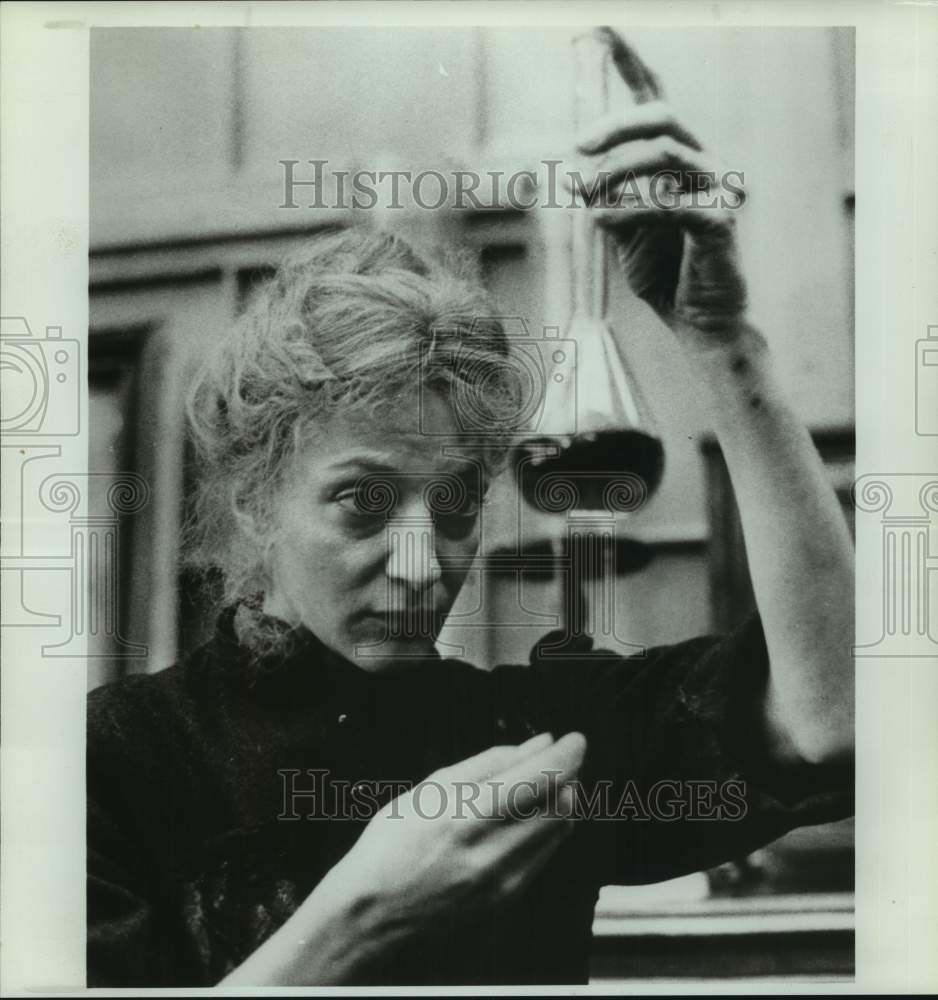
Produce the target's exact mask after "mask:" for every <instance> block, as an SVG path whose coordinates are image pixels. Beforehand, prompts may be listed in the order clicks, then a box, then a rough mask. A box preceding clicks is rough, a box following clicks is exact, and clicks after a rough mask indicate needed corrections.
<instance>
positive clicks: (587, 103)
mask: <svg viewBox="0 0 938 1000" xmlns="http://www.w3.org/2000/svg"><path fill="white" fill-rule="evenodd" d="M609 61H610V55H609V49H608V47H607V46H606V45H605V44H603V43H602V42H601V41H600V40H599V39H598V38H597V37H596V36H595V35H594V34H593V33H592V32H584V33H582V34H579V35H576V36H575V37H574V38H573V69H574V113H573V117H574V126H575V128H576V130H577V132H578V133H581V132H582V131H583V130H584V129H585V128H587V127H588V126H589V125H590V124H591V123H592V122H594V121H596V119H597V118H599V117H601V116H602V115H603V114H605V112H606V111H608V109H609ZM587 190H589V188H588V189H587ZM597 193H598V195H599V196H600V197H601V196H602V192H601V190H600V191H598V192H597ZM582 197H583V194H582V193H578V195H577V200H578V202H579V201H580V199H581V198H582ZM570 230H571V231H570V251H571V263H572V274H571V279H572V280H571V303H570V305H571V311H572V313H573V314H574V315H575V316H587V317H590V318H593V319H602V318H603V317H604V316H605V315H606V304H607V302H606V300H607V283H606V280H607V279H606V268H607V264H608V261H607V248H606V242H607V241H606V233H605V232H604V231H603V230H602V229H601V228H599V227H598V226H597V225H596V223H595V222H594V221H593V218H592V215H591V213H590V212H589V210H588V209H587V208H586V207H585V206H584V205H582V204H579V203H578V204H577V205H575V207H574V208H573V209H571V211H570Z"/></svg>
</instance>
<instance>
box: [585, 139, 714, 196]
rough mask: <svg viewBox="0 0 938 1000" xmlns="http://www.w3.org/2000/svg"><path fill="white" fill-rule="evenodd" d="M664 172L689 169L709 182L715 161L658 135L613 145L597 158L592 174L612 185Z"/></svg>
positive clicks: (681, 171)
mask: <svg viewBox="0 0 938 1000" xmlns="http://www.w3.org/2000/svg"><path fill="white" fill-rule="evenodd" d="M666 172H680V173H685V172H692V173H695V174H697V175H699V176H700V177H701V178H702V179H704V180H707V181H708V182H712V181H715V180H716V177H717V164H716V163H715V161H714V160H713V159H711V158H710V157H709V156H707V155H706V154H705V153H703V152H701V151H700V150H697V149H692V148H691V147H690V146H688V145H686V144H685V143H683V142H678V141H677V139H673V138H672V137H671V136H669V135H659V136H656V137H655V138H654V139H635V140H633V141H632V142H625V143H622V145H620V146H616V147H615V148H614V149H612V150H610V151H609V152H608V153H606V155H605V156H603V157H602V158H601V159H600V160H599V162H598V163H597V165H596V175H595V176H596V177H600V178H603V180H604V182H607V183H609V184H610V185H612V186H613V187H614V186H615V185H616V184H618V183H619V182H621V181H622V180H623V179H625V178H627V177H642V176H648V175H649V174H659V173H666Z"/></svg>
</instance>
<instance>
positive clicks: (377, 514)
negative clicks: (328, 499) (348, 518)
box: [335, 490, 389, 524]
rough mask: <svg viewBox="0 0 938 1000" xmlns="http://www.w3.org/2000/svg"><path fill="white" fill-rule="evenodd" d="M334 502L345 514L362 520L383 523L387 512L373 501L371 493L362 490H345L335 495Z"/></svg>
mask: <svg viewBox="0 0 938 1000" xmlns="http://www.w3.org/2000/svg"><path fill="white" fill-rule="evenodd" d="M335 502H336V503H337V504H338V505H339V507H340V508H341V509H342V510H343V511H344V512H345V513H346V514H351V515H352V516H353V517H355V518H357V519H359V520H362V521H375V522H378V523H381V524H383V523H384V521H385V520H386V518H387V516H388V513H389V512H388V511H387V510H385V509H383V507H380V505H377V504H376V503H375V499H374V496H373V495H371V494H369V493H367V492H365V491H362V490H345V491H344V492H342V493H339V494H337V495H336V497H335Z"/></svg>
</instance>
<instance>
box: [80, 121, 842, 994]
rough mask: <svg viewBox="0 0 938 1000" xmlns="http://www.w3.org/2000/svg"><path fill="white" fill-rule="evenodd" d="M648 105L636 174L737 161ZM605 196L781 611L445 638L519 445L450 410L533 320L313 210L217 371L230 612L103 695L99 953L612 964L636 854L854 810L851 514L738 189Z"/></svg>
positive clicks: (517, 977)
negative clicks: (618, 644) (465, 656)
mask: <svg viewBox="0 0 938 1000" xmlns="http://www.w3.org/2000/svg"><path fill="white" fill-rule="evenodd" d="M629 115H630V117H628V118H623V119H620V120H615V121H612V120H608V121H606V122H604V123H601V124H600V125H599V126H598V127H597V130H596V133H595V134H594V135H592V136H589V137H587V138H585V139H584V141H583V143H582V146H581V149H582V150H583V152H584V153H586V154H588V155H591V156H594V157H596V158H597V159H596V164H597V170H602V171H607V172H608V173H609V175H610V177H611V178H612V180H613V182H614V184H615V183H621V181H622V180H623V178H626V177H628V176H631V175H633V174H634V175H635V176H639V177H647V176H651V175H653V174H655V173H657V172H659V171H661V170H665V169H667V170H671V171H673V170H674V169H678V170H695V169H700V168H701V162H702V154H701V153H700V151H699V145H698V143H697V142H696V141H695V140H694V139H693V137H692V136H691V135H690V133H689V132H688V131H687V130H686V129H685V128H683V127H682V126H680V125H679V124H677V123H676V122H675V121H674V119H673V118H672V117H671V115H670V114H669V112H668V111H667V109H666V108H664V107H663V106H661V105H660V104H658V103H647V104H644V105H640V106H637V107H636V108H634V109H632V110H631V111H630V112H629ZM593 210H594V211H595V212H596V213H597V215H598V217H599V219H600V221H601V222H603V224H605V225H607V226H608V227H609V228H610V230H611V231H612V232H613V233H615V234H616V237H617V240H618V244H619V246H620V247H621V249H622V251H623V252H622V254H621V260H622V265H623V272H624V273H623V276H624V278H625V279H626V280H627V281H629V282H630V284H631V286H632V288H633V289H634V290H635V291H636V292H637V293H638V294H639V295H640V296H641V297H643V298H644V299H645V300H646V301H647V302H649V304H651V305H652V307H653V308H655V309H656V310H657V312H658V313H659V315H660V316H661V318H662V319H663V320H664V321H665V323H666V324H667V326H668V327H669V328H670V330H671V333H672V335H673V351H674V357H675V359H676V361H677V362H678V363H682V364H686V365H688V366H690V368H691V370H692V371H693V375H694V378H695V380H696V384H697V386H698V387H699V389H700V392H701V394H702V395H704V396H705V397H706V399H707V400H709V402H710V404H711V410H712V418H713V424H714V426H715V428H716V430H717V433H718V435H719V438H720V443H721V445H722V448H723V452H724V455H725V456H726V460H727V462H728V465H729V468H730V471H731V474H732V477H733V483H734V487H735V490H736V496H737V499H738V502H739V506H740V511H741V514H742V519H743V524H744V528H745V532H746V541H747V549H748V555H749V565H750V570H751V575H752V579H753V583H754V587H755V591H756V596H757V602H758V607H759V614H757V615H755V616H754V617H752V618H750V619H749V620H747V621H746V622H745V623H743V625H742V626H741V627H740V628H739V629H737V630H736V631H735V632H733V633H732V634H730V635H729V636H725V637H721V638H701V639H696V640H692V641H690V642H686V643H681V644H679V645H676V646H671V647H663V648H659V649H655V650H650V651H648V653H647V655H646V656H645V657H643V658H640V659H623V658H621V657H616V656H611V655H604V656H596V655H594V654H595V651H592V650H590V649H589V648H588V647H587V646H584V645H576V644H572V645H570V647H569V648H570V652H569V655H568V656H563V657H557V656H547V655H545V654H544V652H543V650H542V649H541V646H540V645H539V646H538V647H537V648H536V649H535V650H534V652H533V653H532V656H531V664H530V666H520V665H519V666H511V665H509V666H504V667H499V668H497V669H496V670H494V671H492V672H490V673H487V672H483V671H479V670H476V669H474V668H472V667H471V666H469V665H467V664H464V663H460V662H458V661H454V660H446V659H441V658H439V656H438V654H437V653H436V650H435V647H434V640H435V638H436V636H437V633H438V631H439V628H440V626H441V624H442V622H443V620H444V619H445V617H446V614H447V612H448V611H449V609H450V608H451V607H452V605H453V602H454V601H455V599H456V596H457V594H458V592H459V590H460V587H461V585H462V583H463V580H464V578H465V576H466V572H467V569H468V566H469V563H470V561H471V559H472V556H473V555H474V553H475V551H476V547H477V544H478V537H479V519H480V509H481V504H482V501H483V498H484V494H485V490H486V486H487V482H488V480H489V479H490V478H491V476H492V475H493V474H495V473H496V472H497V471H498V469H499V468H500V467H501V463H502V459H503V456H502V455H501V454H500V452H499V447H498V445H497V443H491V442H484V441H483V442H481V443H480V442H479V441H478V439H475V441H474V443H473V444H472V445H471V446H469V445H467V444H464V445H463V446H462V447H460V448H457V449H455V450H453V449H445V448H444V447H443V443H444V442H446V441H447V435H452V438H453V439H459V438H460V423H459V416H460V414H459V412H458V406H459V402H458V401H459V400H460V399H464V398H465V394H466V393H470V394H472V404H473V406H475V407H479V406H485V407H488V408H489V410H490V415H491V417H492V419H498V414H499V413H500V412H508V411H509V410H510V409H511V407H512V399H511V391H510V386H509V385H508V384H507V383H505V382H503V381H502V380H500V379H499V378H497V377H493V372H494V373H495V374H496V376H497V372H498V371H499V364H500V362H501V360H502V359H504V357H505V356H506V351H507V340H506V337H505V336H504V333H503V332H502V330H501V328H500V327H499V325H498V324H497V322H495V321H484V322H479V321H478V318H479V317H480V316H481V317H486V316H489V315H491V314H492V310H491V309H490V308H489V306H488V305H487V303H486V301H485V299H484V297H483V296H482V295H481V293H480V292H479V291H478V290H477V288H476V287H475V286H474V285H473V283H472V282H471V281H469V280H467V279H466V278H464V277H461V276H460V275H459V274H458V273H457V272H456V271H455V270H453V269H452V268H450V267H448V266H445V265H443V264H441V263H439V262H436V261H430V260H424V259H421V258H420V257H419V256H418V255H417V254H415V253H414V252H413V251H412V250H411V248H409V247H408V246H407V245H406V244H405V243H403V242H402V241H400V240H397V239H394V238H393V237H388V236H374V235H371V236H369V235H359V234H357V233H345V234H340V235H337V236H330V237H326V238H323V239H321V240H316V241H313V242H312V243H311V244H310V246H309V247H308V248H307V249H306V250H305V251H304V253H303V254H301V255H300V256H298V257H296V258H295V259H294V260H292V261H291V262H288V263H287V264H285V265H284V266H283V267H282V268H281V270H280V272H279V273H278V275H277V277H276V278H275V279H274V280H273V281H272V282H271V283H270V284H269V285H268V286H267V287H266V288H265V289H264V291H263V292H262V294H261V295H260V297H259V299H258V301H257V302H256V304H255V306H254V308H253V310H252V311H251V312H250V313H249V315H248V316H247V317H246V318H245V319H244V321H243V322H242V323H241V325H240V326H239V328H238V330H237V332H236V334H235V335H233V336H232V337H231V338H230V339H229V340H227V341H226V342H225V344H224V345H223V346H222V348H221V350H220V353H219V354H218V355H217V356H216V357H215V358H214V360H213V362H212V363H211V364H210V365H209V366H208V367H207V368H206V370H205V371H204V373H203V374H202V376H201V378H200V379H199V381H198V383H197V385H196V386H195V389H194V392H193V395H192V403H191V414H190V415H191V419H192V427H193V431H194V437H195V440H196V443H197V445H198V448H199V454H200V456H201V460H202V467H203V473H204V475H203V489H202V494H201V500H200V505H199V512H200V520H199V526H200V532H201V534H200V537H199V541H198V555H199V558H200V559H201V560H202V562H203V563H207V564H210V565H212V566H215V567H217V568H220V569H221V570H222V571H223V573H224V580H225V586H226V598H227V600H226V606H227V607H226V610H225V611H224V613H223V614H222V616H221V618H220V620H219V626H218V630H217V633H216V635H215V636H214V637H213V638H212V640H211V641H210V642H209V643H208V644H207V645H206V646H204V647H202V648H201V649H200V650H199V651H197V652H196V653H195V654H194V655H193V656H192V657H190V658H189V660H188V661H187V662H185V663H183V664H180V665H177V666H175V667H172V668H170V669H169V670H166V671H163V672H161V673H158V674H155V675H150V676H138V677H130V678H126V679H124V680H122V681H119V682H117V683H116V684H112V685H108V686H106V687H104V688H101V689H98V690H97V691H95V692H93V693H92V695H91V699H90V709H89V725H88V745H89V750H88V753H89V761H88V787H89V821H88V822H89V841H88V843H89V896H88V906H89V940H88V963H89V964H88V979H89V985H94V986H116V985H122V986H129V985H139V986H185V985H210V984H213V983H218V982H221V983H223V984H225V985H233V986H239V985H248V986H264V985H314V984H327V983H328V984H337V983H351V984H356V983H357V984H362V983H372V984H376V983H381V984H394V983H397V984H405V985H406V984H417V983H435V984H442V983H450V984H471V983H534V982H541V983H551V982H554V983H571V982H582V981H585V980H586V977H587V963H588V954H589V944H590V925H591V917H592V910H593V905H594V902H595V899H596V895H597V892H598V888H599V887H600V886H601V885H604V884H607V883H624V884H629V883H641V882H653V881H658V880H662V879H666V878H670V877H674V876H676V875H679V874H682V873H685V872H689V871H694V870H699V869H702V868H705V867H708V866H711V865H714V864H717V863H719V862H721V861H723V860H725V859H727V858H730V857H736V856H739V855H740V854H742V853H745V852H748V851H750V850H752V849H754V848H756V847H757V846H759V845H761V844H764V843H766V842H768V841H769V840H772V839H774V838H776V837H778V836H780V835H781V834H782V833H784V832H786V831H787V830H789V829H791V828H792V827H795V826H798V825H801V824H804V823H816V822H824V821H828V820H832V819H836V818H839V817H842V816H844V815H848V814H849V812H850V811H851V805H850V797H851V791H852V777H851V771H850V767H851V764H850V762H851V755H852V741H853V723H852V660H851V647H852V642H853V627H852V600H851V593H852V584H853V569H852V553H851V545H850V540H849V536H848V534H847V530H846V527H845V525H844V523H843V518H842V515H841V513H840V510H839V507H838V504H837V502H836V500H835V498H834V496H833V494H832V491H831V490H830V488H829V486H828V485H827V483H826V480H825V475H824V472H823V469H822V467H821V464H820V461H819V459H818V457H817V455H816V453H815V452H814V450H813V447H812V444H811V441H810V438H809V436H808V434H807V432H806V431H805V430H804V428H802V427H801V425H800V424H799V422H798V420H797V419H796V417H795V416H794V414H793V412H792V410H791V409H790V407H789V406H788V404H787V403H786V402H785V400H784V398H783V396H782V394H781V392H780V390H779V388H778V386H777V384H776V382H775V380H774V377H773V375H772V369H771V362H770V356H769V352H768V349H767V346H766V344H765V341H764V340H763V338H762V337H761V336H760V335H759V333H758V332H757V331H756V330H755V329H754V328H753V327H752V326H751V325H750V324H749V323H748V322H747V320H746V313H745V292H744V285H743V280H742V277H741V275H740V271H739V268H738V265H737V258H736V246H735V242H734V234H733V221H732V212H731V211H730V210H719V209H715V208H703V207H695V206H694V205H693V204H692V203H691V202H690V201H689V200H686V199H683V198H682V199H681V200H680V201H679V202H678V203H677V205H676V207H670V208H664V207H660V206H647V207H639V208H636V207H634V206H633V207H631V208H629V209H619V208H610V207H605V208H603V207H597V206H594V208H593ZM473 321H475V322H473ZM502 408H506V409H504V410H503V409H502ZM428 428H432V431H433V433H427V432H426V431H427V429H428ZM609 790H612V792H613V794H612V796H611V797H610V796H609V795H608V794H607V792H608V791H609ZM688 790H690V791H688ZM430 793H432V794H430ZM663 793H666V794H664V797H663ZM689 796H690V798H689ZM691 799H693V802H694V804H695V807H696V813H694V815H691V812H692V811H693V810H689V809H688V808H687V807H688V803H689V802H690V801H691ZM653 800H654V801H653ZM608 802H614V803H615V804H616V811H615V815H612V816H610V815H608V814H606V813H605V812H604V809H603V808H597V803H608ZM701 805H703V808H701ZM604 820H607V821H604ZM608 820H614V821H608Z"/></svg>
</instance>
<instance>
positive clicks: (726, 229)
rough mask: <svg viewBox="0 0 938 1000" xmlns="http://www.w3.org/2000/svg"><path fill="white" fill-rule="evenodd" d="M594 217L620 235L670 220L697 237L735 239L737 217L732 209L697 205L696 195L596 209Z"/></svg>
mask: <svg viewBox="0 0 938 1000" xmlns="http://www.w3.org/2000/svg"><path fill="white" fill-rule="evenodd" d="M592 216H593V218H594V219H595V220H596V223H597V224H598V225H601V226H604V227H605V228H607V229H612V230H615V231H616V232H617V233H618V234H619V235H620V236H626V235H628V234H629V233H632V232H636V231H638V230H639V229H641V228H643V227H645V226H650V225H656V224H660V223H662V222H670V223H671V224H672V225H673V226H675V227H679V228H681V229H683V230H685V231H687V232H689V233H691V234H693V235H695V236H697V237H706V238H710V239H718V238H725V239H726V240H728V241H729V240H731V239H732V238H733V228H734V226H735V218H734V214H733V211H732V210H731V209H729V208H721V207H718V206H716V205H699V204H696V203H695V201H694V199H693V196H692V195H679V196H677V197H675V198H674V199H673V201H672V202H671V203H669V204H667V205H649V204H642V205H636V206H630V205H624V206H623V207H621V208H595V209H593V210H592Z"/></svg>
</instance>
